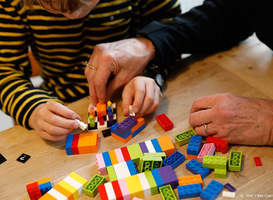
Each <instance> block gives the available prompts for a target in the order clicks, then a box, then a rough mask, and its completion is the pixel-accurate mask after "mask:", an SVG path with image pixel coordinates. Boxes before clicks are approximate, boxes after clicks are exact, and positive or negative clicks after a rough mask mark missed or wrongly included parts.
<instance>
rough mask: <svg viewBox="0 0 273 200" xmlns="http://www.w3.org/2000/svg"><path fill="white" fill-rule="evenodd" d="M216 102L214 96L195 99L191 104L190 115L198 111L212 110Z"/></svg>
mask: <svg viewBox="0 0 273 200" xmlns="http://www.w3.org/2000/svg"><path fill="white" fill-rule="evenodd" d="M216 101H217V100H216V95H211V96H204V97H200V98H197V99H196V100H195V101H194V102H193V104H192V107H191V110H190V113H194V112H196V111H199V110H204V109H208V108H212V107H213V105H215V102H216Z"/></svg>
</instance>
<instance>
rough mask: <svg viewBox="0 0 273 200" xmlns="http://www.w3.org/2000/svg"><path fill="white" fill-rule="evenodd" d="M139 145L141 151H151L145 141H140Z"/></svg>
mask: <svg viewBox="0 0 273 200" xmlns="http://www.w3.org/2000/svg"><path fill="white" fill-rule="evenodd" d="M139 146H140V148H141V151H142V153H143V154H144V153H149V151H148V148H147V146H146V143H145V142H140V143H139Z"/></svg>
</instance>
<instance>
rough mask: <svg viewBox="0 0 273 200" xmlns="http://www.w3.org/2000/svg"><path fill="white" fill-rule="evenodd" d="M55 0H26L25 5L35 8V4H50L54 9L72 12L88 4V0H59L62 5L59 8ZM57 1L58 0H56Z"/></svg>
mask: <svg viewBox="0 0 273 200" xmlns="http://www.w3.org/2000/svg"><path fill="white" fill-rule="evenodd" d="M53 1H54V0H24V1H23V2H24V5H25V6H27V7H30V8H33V6H34V5H41V6H43V5H49V6H50V8H52V9H53V10H57V11H61V12H69V13H72V12H74V11H75V10H77V9H78V8H79V6H80V5H84V4H86V2H87V0H57V2H58V3H59V5H60V7H59V8H58V9H57V8H56V7H55V6H54V3H53ZM55 2H56V0H55Z"/></svg>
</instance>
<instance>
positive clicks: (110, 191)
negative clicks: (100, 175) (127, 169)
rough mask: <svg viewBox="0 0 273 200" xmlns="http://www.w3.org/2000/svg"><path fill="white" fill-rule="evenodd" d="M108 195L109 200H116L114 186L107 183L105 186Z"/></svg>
mask: <svg viewBox="0 0 273 200" xmlns="http://www.w3.org/2000/svg"><path fill="white" fill-rule="evenodd" d="M104 187H105V190H106V193H107V197H108V199H109V200H115V199H116V195H115V191H114V188H113V186H112V183H111V182H107V183H105V184H104Z"/></svg>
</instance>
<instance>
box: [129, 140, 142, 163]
mask: <svg viewBox="0 0 273 200" xmlns="http://www.w3.org/2000/svg"><path fill="white" fill-rule="evenodd" d="M127 149H128V152H129V154H130V157H131V160H133V161H134V163H135V164H136V166H139V158H140V157H142V156H143V153H142V150H141V148H140V146H139V144H132V145H129V146H127Z"/></svg>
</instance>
